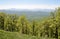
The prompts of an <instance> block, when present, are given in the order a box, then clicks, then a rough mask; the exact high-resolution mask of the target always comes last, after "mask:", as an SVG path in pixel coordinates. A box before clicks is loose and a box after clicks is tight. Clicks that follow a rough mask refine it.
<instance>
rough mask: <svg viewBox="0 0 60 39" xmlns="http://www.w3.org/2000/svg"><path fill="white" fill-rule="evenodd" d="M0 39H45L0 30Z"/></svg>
mask: <svg viewBox="0 0 60 39" xmlns="http://www.w3.org/2000/svg"><path fill="white" fill-rule="evenodd" d="M0 39H45V38H41V37H35V36H31V35H23V34H19V33H17V32H7V31H3V30H0Z"/></svg>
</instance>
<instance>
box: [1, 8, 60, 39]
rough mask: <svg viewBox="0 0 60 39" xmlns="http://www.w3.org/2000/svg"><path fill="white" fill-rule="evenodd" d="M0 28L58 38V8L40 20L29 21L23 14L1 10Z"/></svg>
mask: <svg viewBox="0 0 60 39" xmlns="http://www.w3.org/2000/svg"><path fill="white" fill-rule="evenodd" d="M0 29H2V30H5V31H10V32H19V33H20V34H26V35H32V36H37V37H51V38H56V39H58V38H59V36H60V35H59V34H60V8H58V9H56V11H54V12H51V14H50V16H48V17H47V18H43V19H42V20H41V21H37V20H32V21H29V20H28V19H27V18H26V17H25V16H18V15H16V14H5V13H2V12H1V13H0ZM33 39H35V38H33Z"/></svg>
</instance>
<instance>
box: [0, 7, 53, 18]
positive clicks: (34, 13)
mask: <svg viewBox="0 0 60 39" xmlns="http://www.w3.org/2000/svg"><path fill="white" fill-rule="evenodd" d="M53 11H54V10H53V9H33V10H28V9H14V8H12V9H2V10H0V12H5V13H9V14H18V15H26V17H27V18H29V19H37V18H41V17H45V16H49V14H50V12H53Z"/></svg>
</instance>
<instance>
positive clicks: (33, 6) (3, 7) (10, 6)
mask: <svg viewBox="0 0 60 39" xmlns="http://www.w3.org/2000/svg"><path fill="white" fill-rule="evenodd" d="M58 6H59V5H23V4H22V5H0V9H10V8H16V9H55V8H57V7H58ZM59 7H60V6H59Z"/></svg>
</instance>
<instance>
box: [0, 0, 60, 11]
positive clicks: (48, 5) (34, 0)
mask: <svg viewBox="0 0 60 39" xmlns="http://www.w3.org/2000/svg"><path fill="white" fill-rule="evenodd" d="M59 1H60V0H0V9H11V8H15V9H29V10H32V9H55V8H57V7H60V2H59Z"/></svg>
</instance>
